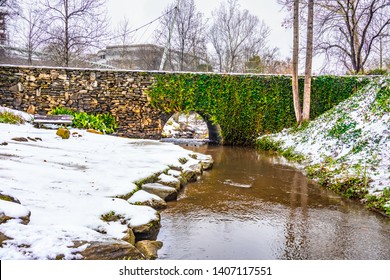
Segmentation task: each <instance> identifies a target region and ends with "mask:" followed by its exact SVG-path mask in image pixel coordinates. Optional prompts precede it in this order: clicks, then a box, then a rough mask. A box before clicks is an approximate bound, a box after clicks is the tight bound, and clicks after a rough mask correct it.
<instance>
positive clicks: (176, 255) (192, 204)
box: [158, 146, 390, 260]
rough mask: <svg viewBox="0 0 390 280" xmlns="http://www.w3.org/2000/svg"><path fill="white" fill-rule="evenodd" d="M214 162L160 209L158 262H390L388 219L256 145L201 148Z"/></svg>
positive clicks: (389, 227) (198, 149) (198, 150)
mask: <svg viewBox="0 0 390 280" xmlns="http://www.w3.org/2000/svg"><path fill="white" fill-rule="evenodd" d="M190 149H191V150H194V151H197V152H201V153H205V154H210V155H212V156H213V158H214V161H215V164H214V168H213V169H212V170H210V171H207V172H204V174H203V176H202V177H201V179H200V180H199V181H198V182H196V183H192V184H188V185H187V186H186V187H185V188H184V189H183V190H182V191H181V193H180V195H179V198H178V200H177V201H175V202H171V203H169V206H168V209H166V210H164V211H163V212H162V213H161V217H162V218H161V224H162V228H161V230H160V233H159V236H158V240H161V241H163V243H164V246H163V248H162V249H161V250H160V251H159V259H174V260H181V259H186V260H192V259H195V260H196V259H201V260H208V259H210V260H223V259H230V260H241V259H248V260H249V259H387V260H388V259H390V219H386V218H383V217H382V216H380V215H379V214H376V213H373V212H370V211H368V210H366V209H365V208H364V207H363V206H362V205H360V204H359V203H357V202H352V201H349V200H347V199H344V198H341V197H340V196H338V195H335V194H334V193H332V192H331V191H327V190H325V189H323V188H322V187H320V186H318V185H316V184H315V183H314V182H311V181H310V180H308V179H307V178H306V177H305V176H304V175H302V173H301V172H299V171H296V170H295V169H293V168H291V167H289V166H287V165H285V164H283V159H282V158H280V157H276V156H273V155H269V154H267V153H261V152H257V151H256V150H254V149H247V148H237V147H223V146H201V147H198V148H190Z"/></svg>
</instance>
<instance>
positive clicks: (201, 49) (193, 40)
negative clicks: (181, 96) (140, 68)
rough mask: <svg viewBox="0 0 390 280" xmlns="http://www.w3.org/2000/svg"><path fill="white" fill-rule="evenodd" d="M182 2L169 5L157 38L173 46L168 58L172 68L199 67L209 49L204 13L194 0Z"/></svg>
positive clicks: (192, 68)
mask: <svg viewBox="0 0 390 280" xmlns="http://www.w3.org/2000/svg"><path fill="white" fill-rule="evenodd" d="M178 3H179V5H178V6H177V7H176V6H175V5H176V3H173V4H171V5H169V6H168V7H167V9H166V11H165V12H164V16H163V17H162V19H161V20H160V28H159V29H157V30H156V33H155V36H156V41H157V43H158V44H160V45H162V46H167V45H169V46H170V47H169V50H168V59H167V62H168V63H169V65H170V68H171V69H172V70H180V71H183V70H195V69H196V67H197V66H198V64H199V60H200V58H201V57H204V56H205V53H206V39H205V36H204V34H205V23H204V20H203V15H202V14H201V13H199V12H198V11H197V9H196V6H195V2H194V0H181V1H179V2H178ZM175 8H176V11H175ZM171 26H172V28H171ZM170 32H171V33H170Z"/></svg>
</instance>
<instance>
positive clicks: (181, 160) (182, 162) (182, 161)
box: [179, 158, 188, 164]
mask: <svg viewBox="0 0 390 280" xmlns="http://www.w3.org/2000/svg"><path fill="white" fill-rule="evenodd" d="M179 162H180V163H181V164H186V163H187V162H188V159H186V158H179Z"/></svg>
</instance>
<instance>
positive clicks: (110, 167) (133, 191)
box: [0, 115, 212, 260]
mask: <svg viewBox="0 0 390 280" xmlns="http://www.w3.org/2000/svg"><path fill="white" fill-rule="evenodd" d="M24 117H27V118H28V117H29V116H28V115H24ZM0 131H1V133H0V171H1V172H0V191H1V199H0V218H1V224H0V241H1V245H2V246H1V248H0V259H2V260H5V259H124V258H126V259H128V258H129V259H144V258H150V257H153V256H147V255H146V253H145V251H143V249H142V248H143V247H145V246H146V245H148V246H149V247H152V249H153V248H154V250H157V249H158V247H160V246H161V244H160V243H158V242H155V241H153V240H154V239H155V238H156V236H157V233H158V230H159V228H160V215H159V212H158V211H157V210H156V209H158V208H160V207H164V203H165V200H169V199H175V197H176V196H175V194H176V195H177V192H178V190H179V189H180V187H182V186H183V185H184V184H185V183H186V182H187V181H191V180H196V178H197V176H199V175H200V174H201V172H202V169H203V168H210V167H211V165H212V159H211V158H210V157H209V156H204V155H201V154H198V153H192V152H189V151H187V150H184V149H182V148H180V147H178V146H175V145H173V144H168V143H161V142H158V141H150V140H134V139H126V138H120V137H114V136H107V135H99V134H94V133H89V132H87V131H85V130H77V129H70V134H71V137H70V138H69V139H62V138H61V137H59V136H57V135H56V130H53V129H37V128H34V127H33V126H32V125H31V124H29V123H26V124H23V125H11V124H4V123H0ZM153 183H154V184H153ZM151 185H152V186H151ZM167 193H169V197H168V195H167ZM161 197H163V198H164V199H162V198H161ZM148 205H151V206H153V207H155V208H156V209H154V208H152V207H151V206H148ZM145 240H146V241H145ZM148 240H149V241H150V240H151V241H150V242H149V243H148V244H146V243H147V241H148ZM139 242H141V244H140V243H139ZM152 251H153V250H152ZM110 252H111V253H110Z"/></svg>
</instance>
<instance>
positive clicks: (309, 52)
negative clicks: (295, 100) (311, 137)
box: [302, 0, 314, 121]
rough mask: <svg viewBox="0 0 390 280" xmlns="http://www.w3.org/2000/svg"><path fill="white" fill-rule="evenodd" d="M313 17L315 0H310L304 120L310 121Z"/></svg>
mask: <svg viewBox="0 0 390 280" xmlns="http://www.w3.org/2000/svg"><path fill="white" fill-rule="evenodd" d="M313 18H314V0H309V2H308V13H307V35H306V36H307V39H306V66H305V86H304V91H303V92H304V93H303V110H302V121H308V120H309V119H310V96H311V71H312V64H313Z"/></svg>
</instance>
